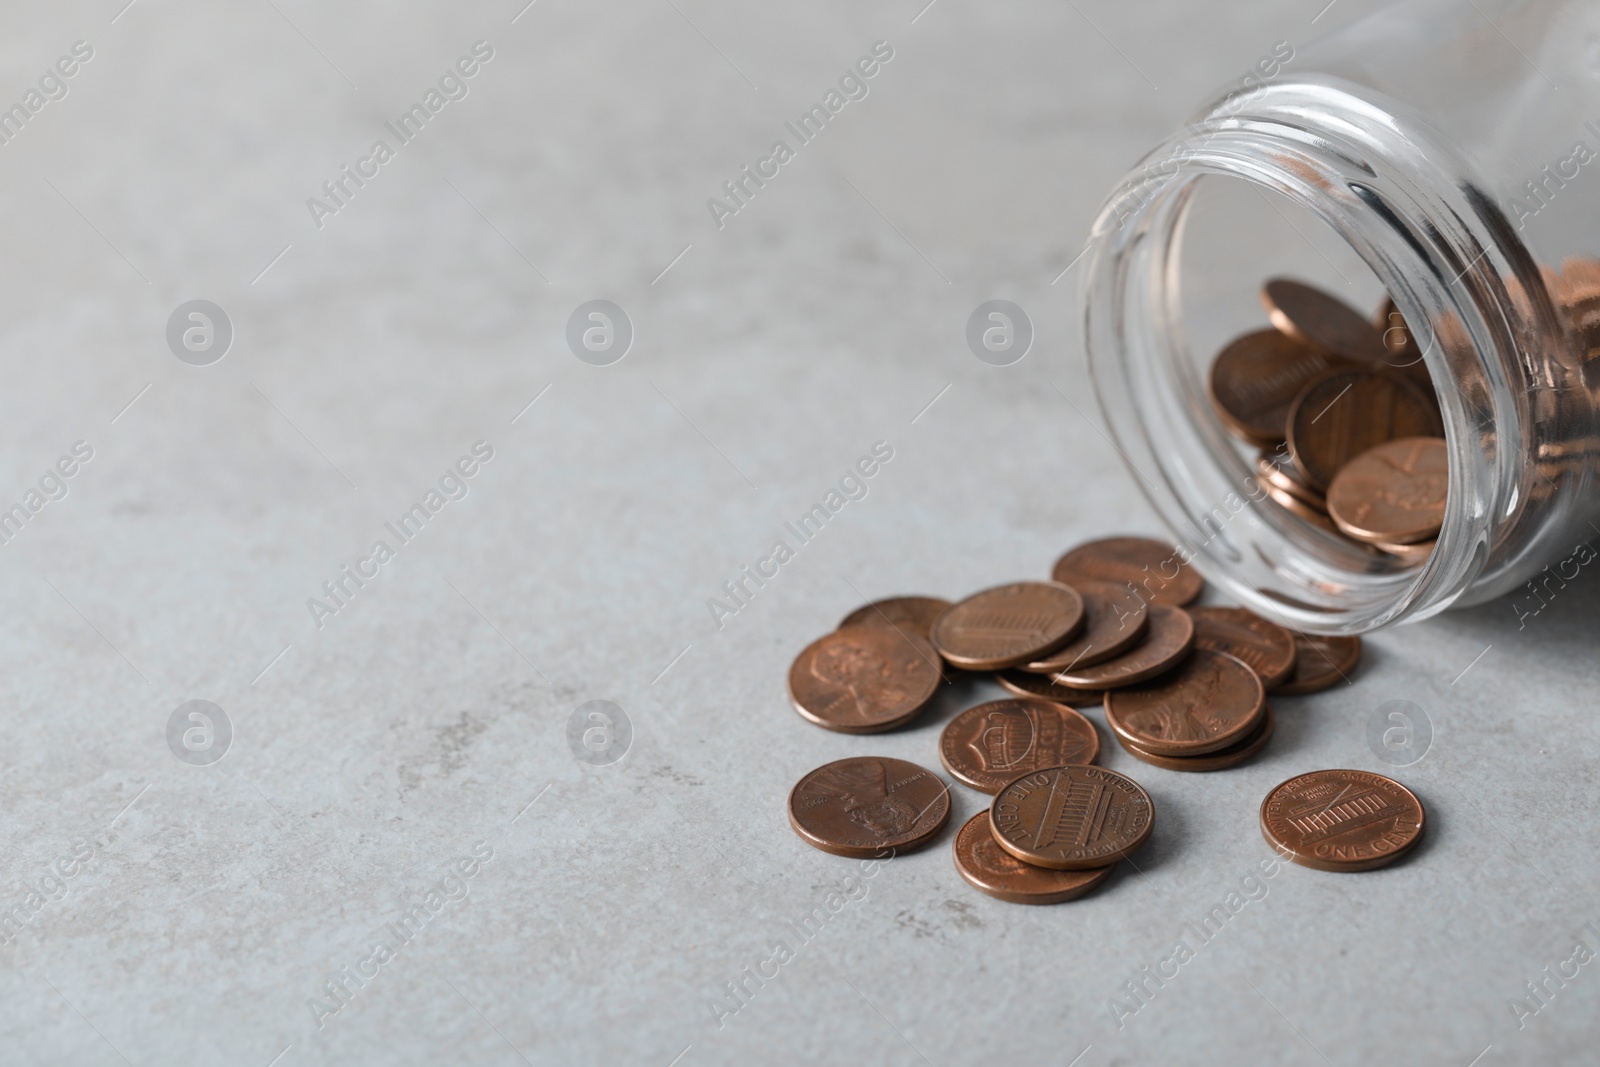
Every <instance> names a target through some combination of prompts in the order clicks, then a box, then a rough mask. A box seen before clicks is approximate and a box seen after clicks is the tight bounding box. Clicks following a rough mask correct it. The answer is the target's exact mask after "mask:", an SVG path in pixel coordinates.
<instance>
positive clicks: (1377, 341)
mask: <svg viewBox="0 0 1600 1067" xmlns="http://www.w3.org/2000/svg"><path fill="white" fill-rule="evenodd" d="M1261 303H1262V304H1263V305H1265V307H1266V309H1267V317H1268V318H1270V319H1271V320H1272V325H1274V326H1276V327H1277V328H1278V329H1279V330H1281V331H1283V332H1284V333H1286V334H1288V335H1289V336H1290V337H1293V338H1294V339H1295V340H1297V341H1300V342H1302V343H1304V344H1308V345H1311V346H1312V347H1313V348H1320V349H1321V350H1323V351H1324V352H1329V353H1332V354H1333V355H1337V356H1343V357H1344V358H1345V359H1353V360H1358V361H1360V362H1363V363H1372V362H1379V361H1381V360H1382V359H1383V358H1384V357H1385V356H1386V355H1387V354H1388V352H1387V350H1386V349H1385V348H1384V347H1383V335H1382V333H1380V332H1379V330H1378V329H1377V328H1376V327H1374V326H1373V325H1372V323H1370V322H1368V321H1367V319H1366V318H1365V317H1364V316H1363V315H1362V314H1361V313H1360V312H1359V311H1357V310H1355V309H1354V308H1352V307H1351V306H1350V305H1349V304H1346V303H1345V302H1344V301H1343V300H1340V299H1339V298H1338V297H1335V296H1331V295H1329V294H1328V293H1325V292H1323V291H1322V290H1321V289H1318V288H1315V287H1314V286H1310V285H1306V284H1304V283H1303V282H1297V281H1291V280H1290V279H1288V278H1274V279H1272V280H1271V281H1269V282H1267V284H1266V285H1265V286H1263V287H1262V290H1261Z"/></svg>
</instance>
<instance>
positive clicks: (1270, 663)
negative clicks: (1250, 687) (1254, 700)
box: [1189, 608, 1295, 690]
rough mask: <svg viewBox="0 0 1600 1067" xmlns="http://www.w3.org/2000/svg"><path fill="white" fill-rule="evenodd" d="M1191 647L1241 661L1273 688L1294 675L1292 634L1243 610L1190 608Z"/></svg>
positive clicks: (1264, 684) (1268, 687)
mask: <svg viewBox="0 0 1600 1067" xmlns="http://www.w3.org/2000/svg"><path fill="white" fill-rule="evenodd" d="M1189 615H1190V617H1191V618H1193V619H1194V647H1195V648H1209V649H1211V650H1212V651H1213V652H1226V653H1227V654H1228V655H1230V656H1233V657H1234V658H1235V659H1241V660H1243V661H1244V662H1245V664H1246V666H1248V667H1249V668H1250V669H1251V670H1253V671H1255V672H1256V674H1257V675H1259V676H1260V678H1261V684H1262V685H1263V686H1265V687H1266V688H1267V689H1269V690H1270V689H1274V688H1276V687H1278V686H1280V685H1282V684H1283V683H1284V682H1286V681H1288V680H1289V676H1290V675H1292V674H1294V664H1295V654H1294V635H1293V634H1292V633H1290V632H1289V631H1288V630H1285V629H1284V628H1283V627H1282V626H1279V625H1278V624H1277V623H1275V622H1268V621H1267V620H1266V619H1263V618H1262V617H1261V616H1259V615H1257V614H1256V613H1255V612H1253V611H1246V610H1245V609H1244V608H1191V609H1189Z"/></svg>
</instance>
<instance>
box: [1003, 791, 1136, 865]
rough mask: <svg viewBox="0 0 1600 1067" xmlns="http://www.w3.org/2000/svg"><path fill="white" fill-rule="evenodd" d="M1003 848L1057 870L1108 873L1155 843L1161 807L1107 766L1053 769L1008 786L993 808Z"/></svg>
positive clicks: (1026, 861)
mask: <svg viewBox="0 0 1600 1067" xmlns="http://www.w3.org/2000/svg"><path fill="white" fill-rule="evenodd" d="M989 816H990V823H991V826H992V827H993V829H994V839H995V841H996V843H998V844H999V846H1000V847H1001V848H1003V849H1005V850H1006V851H1007V852H1009V853H1011V855H1013V856H1015V857H1016V858H1017V859H1019V860H1021V861H1022V862H1023V863H1031V864H1033V865H1034V866H1035V867H1048V868H1050V869H1051V870H1056V871H1081V870H1089V869H1091V868H1094V867H1106V866H1109V865H1110V864H1113V863H1115V862H1116V861H1117V860H1119V859H1121V858H1122V857H1124V856H1126V855H1128V854H1129V853H1130V852H1133V851H1134V850H1135V849H1137V848H1138V847H1139V846H1140V845H1142V844H1144V843H1145V841H1146V840H1147V839H1148V838H1149V837H1150V828H1151V827H1152V826H1153V825H1154V824H1155V806H1154V805H1153V804H1152V803H1151V801H1150V794H1149V793H1146V792H1145V791H1144V789H1143V788H1142V787H1141V786H1140V785H1139V783H1138V782H1135V781H1134V780H1133V779H1132V778H1129V777H1127V776H1125V775H1121V774H1118V773H1117V772H1116V771H1111V770H1107V769H1106V768H1104V767H1093V766H1088V767H1085V766H1072V767H1050V768H1047V769H1045V770H1040V771H1032V772H1030V773H1028V774H1025V775H1023V776H1022V777H1020V778H1017V779H1016V780H1015V781H1012V782H1008V783H1006V786H1005V788H1004V789H1002V790H1000V792H999V794H998V795H996V796H995V798H994V803H993V804H991V805H990V806H989Z"/></svg>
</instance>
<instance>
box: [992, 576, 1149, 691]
mask: <svg viewBox="0 0 1600 1067" xmlns="http://www.w3.org/2000/svg"><path fill="white" fill-rule="evenodd" d="M1073 588H1074V589H1076V590H1077V591H1078V595H1079V596H1081V597H1083V610H1084V615H1085V617H1086V619H1087V621H1086V622H1085V623H1084V627H1083V632H1082V633H1080V634H1079V635H1078V636H1077V637H1075V638H1073V639H1072V640H1071V641H1068V642H1067V643H1066V644H1064V645H1062V646H1061V647H1060V648H1058V649H1056V650H1055V651H1054V652H1052V653H1050V654H1049V655H1048V656H1046V657H1044V658H1043V659H1036V660H1034V661H1033V662H1032V663H1022V664H1018V669H1019V670H1024V671H1032V672H1033V673H1035V674H1051V673H1053V672H1055V671H1059V670H1064V669H1066V668H1067V667H1092V666H1093V665H1094V664H1096V663H1104V662H1105V661H1106V660H1108V659H1112V658H1114V657H1116V656H1120V655H1122V654H1123V653H1124V652H1126V651H1128V649H1130V648H1132V647H1133V646H1134V645H1136V644H1138V643H1139V642H1140V641H1141V640H1143V638H1144V635H1145V628H1146V627H1147V626H1148V625H1149V623H1150V613H1149V611H1148V610H1147V609H1146V608H1145V603H1144V601H1143V600H1141V599H1139V597H1137V596H1135V595H1134V594H1133V591H1132V590H1130V589H1129V588H1128V587H1127V586H1117V585H1107V584H1104V583H1102V582H1079V583H1078V584H1077V585H1075V586H1073Z"/></svg>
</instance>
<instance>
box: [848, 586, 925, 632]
mask: <svg viewBox="0 0 1600 1067" xmlns="http://www.w3.org/2000/svg"><path fill="white" fill-rule="evenodd" d="M949 608H950V601H948V600H943V599H941V598H939V597H936V596H892V597H889V598H888V599H886V600H874V601H873V602H872V603H870V604H864V605H862V606H861V607H859V608H857V609H856V610H854V611H852V612H851V613H850V614H848V615H846V616H845V617H844V618H843V619H841V620H840V622H839V629H841V630H842V629H844V628H845V627H846V626H882V627H885V628H887V629H891V630H904V631H905V632H906V633H911V634H916V635H917V636H918V637H924V638H925V637H927V636H928V632H929V631H930V630H931V629H932V628H933V623H934V620H935V619H937V618H938V617H939V616H940V615H943V614H944V613H945V612H946V611H948V610H949Z"/></svg>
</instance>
